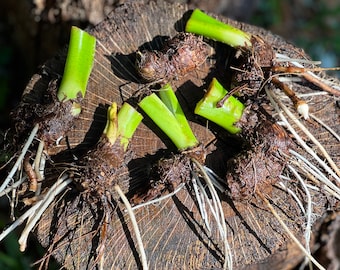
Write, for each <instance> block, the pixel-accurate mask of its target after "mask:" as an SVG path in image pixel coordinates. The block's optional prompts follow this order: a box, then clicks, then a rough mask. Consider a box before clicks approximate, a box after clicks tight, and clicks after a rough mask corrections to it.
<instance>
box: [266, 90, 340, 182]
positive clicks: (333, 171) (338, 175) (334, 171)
mask: <svg viewBox="0 0 340 270" xmlns="http://www.w3.org/2000/svg"><path fill="white" fill-rule="evenodd" d="M266 93H267V96H268V98H269V100H270V101H271V103H272V105H273V107H274V108H275V110H276V111H277V113H278V115H279V117H280V118H281V120H282V121H283V122H284V123H285V125H286V127H287V128H288V130H289V131H290V132H291V133H292V134H293V136H294V137H295V138H296V140H297V141H298V143H299V144H300V145H301V146H302V147H303V148H304V149H305V150H306V152H307V153H309V154H310V155H311V156H312V157H313V158H314V159H315V160H317V161H318V163H319V164H320V165H321V166H322V167H323V168H324V169H325V170H326V171H327V172H328V173H329V174H330V175H332V176H333V177H334V178H335V179H336V181H338V182H339V183H340V170H339V168H338V167H337V165H336V164H335V162H334V161H333V160H332V158H331V157H330V156H329V154H328V153H327V151H326V150H325V148H324V147H323V146H322V145H321V144H320V142H319V141H318V140H317V139H316V138H315V137H314V136H313V135H312V134H311V132H310V131H309V130H308V129H307V128H306V127H305V126H304V125H303V124H302V123H301V122H300V121H299V120H298V119H297V118H296V117H295V116H294V115H293V113H291V112H290V111H289V109H288V108H287V107H286V106H285V105H284V104H283V103H282V102H281V101H280V100H278V98H277V97H276V96H275V94H274V93H272V92H271V91H269V90H268V89H266ZM279 106H280V108H281V109H282V110H283V111H284V112H285V113H286V114H287V116H288V117H289V118H290V119H291V120H292V121H293V122H294V123H295V124H296V125H297V126H298V127H299V128H300V129H301V131H303V132H304V133H305V134H306V135H307V136H308V137H309V138H310V140H311V141H312V142H313V143H314V144H315V145H316V146H317V147H318V148H319V150H320V151H321V153H322V154H323V156H324V157H325V158H326V160H327V161H328V163H329V164H330V166H331V168H330V167H329V166H328V165H327V164H326V163H325V162H324V161H323V160H321V159H320V158H319V156H318V155H317V154H316V153H315V151H314V150H313V149H311V148H310V147H309V146H308V145H307V144H306V142H305V141H304V140H303V139H302V138H301V137H300V136H299V135H298V134H297V132H296V131H295V130H294V128H293V127H292V126H291V125H290V123H289V122H288V120H287V119H286V117H285V116H284V115H283V113H282V111H281V110H280V109H279Z"/></svg>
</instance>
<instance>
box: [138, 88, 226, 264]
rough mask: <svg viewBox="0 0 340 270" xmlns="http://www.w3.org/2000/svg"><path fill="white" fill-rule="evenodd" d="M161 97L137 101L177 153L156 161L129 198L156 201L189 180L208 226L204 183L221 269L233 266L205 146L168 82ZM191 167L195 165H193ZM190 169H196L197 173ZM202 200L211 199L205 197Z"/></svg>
mask: <svg viewBox="0 0 340 270" xmlns="http://www.w3.org/2000/svg"><path fill="white" fill-rule="evenodd" d="M159 96H160V98H158V97H157V95H156V94H155V93H153V94H151V95H149V96H147V97H145V98H143V99H142V101H141V102H139V106H140V107H141V108H142V109H143V111H144V112H145V113H146V114H147V115H148V116H149V117H150V118H151V119H152V120H153V121H154V122H155V124H156V125H157V126H158V127H159V128H160V129H161V130H162V131H163V132H164V133H165V134H166V135H167V136H168V137H169V138H170V139H171V141H172V142H173V143H174V144H175V145H176V147H177V150H178V151H179V153H177V154H174V153H171V154H170V156H166V157H164V158H161V159H160V160H159V161H158V162H156V163H155V164H154V165H153V166H152V168H151V172H150V176H149V177H150V178H151V180H152V181H150V184H149V186H148V187H147V188H146V189H145V191H144V193H140V194H136V195H135V196H134V197H133V198H132V201H133V203H136V204H149V201H152V202H157V201H159V200H161V199H159V198H158V197H167V196H164V194H166V192H173V194H174V193H175V192H177V190H176V189H180V188H183V184H186V183H190V182H191V183H192V185H193V187H194V189H195V190H196V198H197V201H198V204H199V209H200V212H201V215H202V217H203V220H204V222H205V224H206V226H207V228H208V229H210V226H209V222H208V220H207V219H206V210H205V207H204V206H203V204H202V202H201V199H202V198H201V197H200V196H203V195H199V193H200V194H206V192H205V190H204V189H205V188H204V187H203V186H202V185H201V182H200V181H204V182H205V183H206V184H207V189H208V190H209V192H210V194H211V196H212V200H213V202H214V205H215V208H214V207H212V206H211V204H209V207H210V210H211V211H212V212H213V213H214V218H215V220H216V222H217V225H218V228H219V232H220V235H221V237H222V239H223V246H224V251H225V260H224V263H223V268H224V269H229V268H231V267H232V256H231V250H230V247H229V244H228V241H227V238H226V235H227V233H226V226H225V222H220V220H222V221H223V220H224V214H223V210H222V206H221V202H220V199H219V197H218V195H217V193H216V190H215V188H214V185H213V183H212V182H211V180H210V178H209V177H208V176H207V174H206V172H205V170H204V168H203V165H201V164H202V163H204V161H205V153H204V149H203V148H202V147H198V146H199V142H198V140H197V139H196V137H195V136H194V134H193V133H192V130H191V128H190V126H189V124H188V121H187V119H186V117H185V115H184V113H183V110H182V108H181V105H180V104H179V102H178V100H177V97H176V95H175V93H174V92H173V90H172V88H171V86H170V84H166V85H164V86H163V87H162V88H161V89H160V91H159ZM193 167H194V168H193ZM193 171H197V172H196V173H195V172H193ZM204 199H205V200H210V199H209V198H208V196H206V197H204Z"/></svg>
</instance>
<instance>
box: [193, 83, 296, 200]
mask: <svg viewBox="0 0 340 270" xmlns="http://www.w3.org/2000/svg"><path fill="white" fill-rule="evenodd" d="M226 95H228V94H227V91H226V90H225V89H224V88H223V86H222V85H221V84H220V83H219V82H218V81H217V80H216V79H215V78H214V79H213V80H212V82H211V84H210V86H209V88H208V91H207V93H206V94H205V96H204V97H203V98H202V99H201V100H200V101H199V102H198V103H197V105H196V108H195V113H196V114H198V115H200V116H203V117H205V118H207V119H208V120H210V121H212V122H214V123H216V124H218V125H219V126H221V127H223V128H224V129H226V130H227V131H229V132H230V133H232V134H237V135H238V136H239V137H240V138H242V140H243V141H244V146H243V149H242V150H241V151H240V153H239V154H238V155H237V156H235V157H233V158H232V159H230V160H229V161H228V162H227V167H228V170H227V175H226V182H227V184H228V189H229V192H230V196H231V197H232V198H233V199H235V200H249V199H250V198H251V197H252V196H253V195H254V194H255V192H256V190H262V191H264V190H267V192H268V193H270V189H271V186H272V185H273V184H274V182H275V181H277V180H278V176H279V175H280V174H281V173H282V171H283V169H284V167H285V164H286V158H284V156H285V155H288V153H289V148H290V147H292V145H293V143H292V141H291V139H290V138H289V136H288V134H287V132H286V131H285V130H284V129H283V128H282V127H280V126H279V125H277V124H276V123H275V120H274V119H273V118H272V117H270V116H269V115H268V114H267V113H266V112H264V111H262V110H261V108H260V106H259V105H260V104H257V103H255V102H253V103H252V104H250V105H248V106H247V107H245V106H244V105H243V103H242V102H240V101H239V100H238V99H236V98H235V97H233V96H230V97H229V96H228V98H227V99H224V98H225V97H226ZM221 100H224V102H223V104H221V105H220V106H217V104H218V103H219V102H220V101H221ZM277 151H279V152H280V154H278V153H277ZM247 164H253V166H252V168H249V169H248V170H244V169H243V168H244V167H247ZM253 170H254V171H253ZM255 170H256V171H255ZM252 171H253V172H252ZM254 174H256V175H257V177H256V179H255V178H254ZM268 179H270V181H268Z"/></svg>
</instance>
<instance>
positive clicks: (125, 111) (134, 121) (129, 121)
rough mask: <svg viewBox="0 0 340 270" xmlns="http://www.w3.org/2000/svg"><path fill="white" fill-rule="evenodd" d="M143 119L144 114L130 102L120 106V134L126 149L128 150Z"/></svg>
mask: <svg viewBox="0 0 340 270" xmlns="http://www.w3.org/2000/svg"><path fill="white" fill-rule="evenodd" d="M142 119H143V116H142V115H141V114H140V113H139V112H137V111H136V110H135V108H133V107H132V106H131V105H130V104H128V103H124V104H123V106H122V107H121V108H120V110H119V112H118V135H119V136H120V144H121V145H122V146H123V147H124V151H126V149H127V146H128V144H129V141H130V139H131V138H132V135H133V134H134V133H135V131H136V129H137V127H138V125H139V124H140V122H141V121H142Z"/></svg>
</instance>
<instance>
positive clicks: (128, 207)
mask: <svg viewBox="0 0 340 270" xmlns="http://www.w3.org/2000/svg"><path fill="white" fill-rule="evenodd" d="M114 189H115V191H116V192H117V193H118V195H119V196H120V198H121V199H122V201H123V203H124V205H125V207H126V210H127V212H128V214H129V217H130V220H131V223H132V226H133V230H134V232H135V234H136V240H137V246H138V249H139V253H140V254H139V255H140V259H141V262H142V267H143V270H147V269H149V267H148V261H147V258H146V253H145V249H144V246H143V241H142V236H141V233H140V231H139V228H138V223H137V220H136V217H135V214H134V213H133V210H132V207H131V204H130V202H129V200H128V199H127V198H126V196H125V194H124V192H123V191H122V189H121V188H120V186H119V185H115V186H114Z"/></svg>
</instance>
